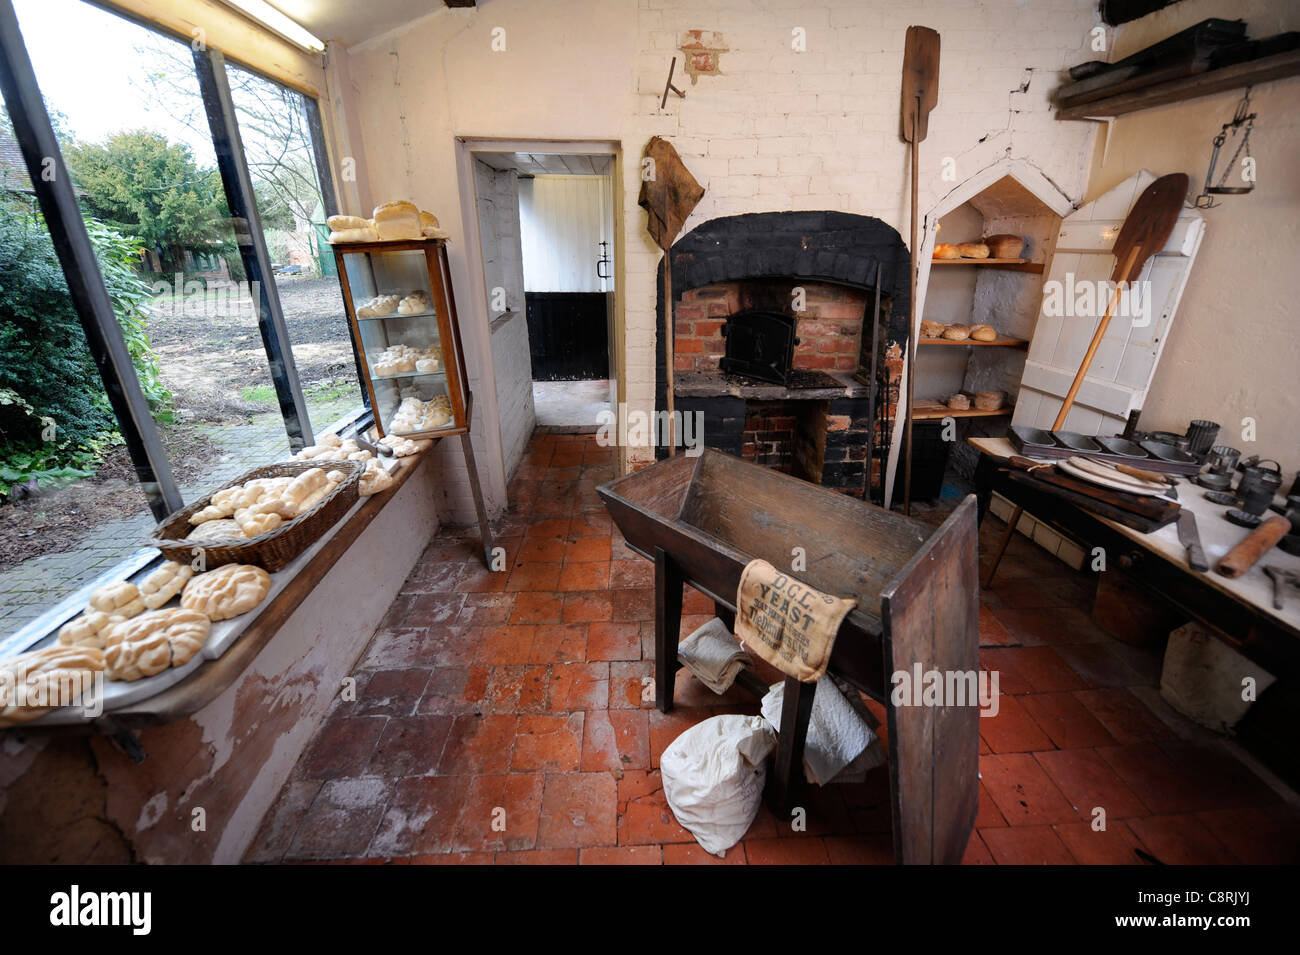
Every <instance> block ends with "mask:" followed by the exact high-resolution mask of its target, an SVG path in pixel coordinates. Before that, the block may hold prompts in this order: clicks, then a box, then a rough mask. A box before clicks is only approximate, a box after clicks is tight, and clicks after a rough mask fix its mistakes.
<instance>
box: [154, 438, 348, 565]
mask: <svg viewBox="0 0 1300 955" xmlns="http://www.w3.org/2000/svg"><path fill="white" fill-rule="evenodd" d="M312 468H321V469H323V470H325V471H344V472H351V473H350V474H348V476H347V477H346V478H345V479H344V480H343V481H341V482H339V484H338V486H337V487H335V488H334V490H333V491H331V492H330V493H329V494H328V495H326V497H325V498H324V500H322V501H320V502H319V503H318V504H317V505H316V506H315V507H313V508H312V509H311V510H310V511H308V512H307V513H306V514H299V515H298V516H297V517H295V518H294V519H293V520H291V521H286V522H285V523H283V524H281V525H280V526H279V527H277V528H276V529H275V530H272V531H267V532H266V533H265V534H258V535H257V536H256V537H249V538H222V539H217V540H199V541H192V540H186V539H185V535H187V534H189V533H190V532H191V531H192V530H194V525H192V524H191V523H190V515H191V514H194V513H196V512H198V511H201V510H203V508H205V507H207V506H208V503H209V502H210V501H211V500H212V494H215V493H217V491H224V490H225V489H226V488H228V487H235V486H236V485H239V484H243V483H244V482H245V481H251V480H253V479H255V478H276V477H289V478H292V477H297V476H298V475H299V474H302V473H303V472H304V471H310V470H311V469H312ZM365 469H366V468H365V465H364V464H362V463H361V462H360V461H287V462H285V463H283V464H268V465H266V466H265V467H260V468H254V469H253V470H252V471H249V472H248V473H247V474H244V475H242V476H241V477H237V478H235V480H233V481H230V482H229V483H227V484H223V485H222V486H221V487H219V488H218V489H217V491H213V492H212V494H208V495H205V496H204V497H203V498H202V499H200V500H198V501H195V502H194V503H193V504H191V505H190V506H189V507H186V508H184V509H182V510H179V511H177V512H176V513H175V514H172V515H170V516H169V517H168V518H167V519H166V520H165V521H163V522H162V523H161V524H159V525H158V526H157V527H155V528H154V529H153V535H152V536H151V537H150V538H149V540H148V541H146V544H147V545H148V546H150V547H157V548H158V549H159V550H160V551H162V553H163V556H164V557H166V558H167V559H168V560H175V561H179V562H180V563H182V564H188V563H189V562H190V561H191V560H192V559H193V556H194V554H193V552H194V548H196V547H201V548H203V560H204V563H205V564H206V566H207V567H209V568H212V567H220V566H221V565H222V564H256V565H257V566H258V567H263V568H265V569H266V570H268V571H277V570H280V569H281V568H283V567H284V566H285V565H286V564H288V563H289V562H290V561H291V560H293V559H294V558H295V557H297V556H298V555H299V554H301V553H302V552H303V551H304V550H306V549H307V548H308V547H310V546H311V545H312V544H313V543H315V542H316V541H317V540H319V539H320V537H321V535H322V534H324V533H325V532H326V531H327V530H329V529H330V528H331V527H333V526H334V524H335V523H337V522H338V520H339V518H341V517H342V516H343V515H344V514H346V513H347V512H348V510H349V509H350V508H351V507H352V505H353V504H355V503H356V502H357V498H358V493H357V491H358V487H359V485H360V483H361V474H362V472H364V471H365Z"/></svg>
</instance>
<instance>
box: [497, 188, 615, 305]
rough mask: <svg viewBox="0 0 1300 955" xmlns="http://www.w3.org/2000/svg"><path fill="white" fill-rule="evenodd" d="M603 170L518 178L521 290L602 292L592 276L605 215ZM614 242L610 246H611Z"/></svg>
mask: <svg viewBox="0 0 1300 955" xmlns="http://www.w3.org/2000/svg"><path fill="white" fill-rule="evenodd" d="M607 179H608V177H606V176H538V177H536V178H535V179H521V180H520V181H519V225H520V232H521V235H522V238H523V253H524V291H526V292H603V291H605V289H604V288H603V287H602V283H601V281H600V279H599V278H598V277H597V276H596V260H597V259H598V258H600V243H601V241H606V242H611V243H612V241H613V238H614V237H613V236H612V235H607V234H606V220H607V218H608V216H607V211H606V207H607V205H608V200H607V198H606V194H607V190H608V189H609V183H608V181H607ZM611 248H612V246H611Z"/></svg>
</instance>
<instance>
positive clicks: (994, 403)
mask: <svg viewBox="0 0 1300 955" xmlns="http://www.w3.org/2000/svg"><path fill="white" fill-rule="evenodd" d="M975 407H976V408H978V409H979V410H980V411H997V410H998V409H999V408H1001V407H1002V392H1000V391H977V392H975Z"/></svg>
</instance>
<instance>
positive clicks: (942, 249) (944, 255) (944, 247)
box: [934, 242, 961, 259]
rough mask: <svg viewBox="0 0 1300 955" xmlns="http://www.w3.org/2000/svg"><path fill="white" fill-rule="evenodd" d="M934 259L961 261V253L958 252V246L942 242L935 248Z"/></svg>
mask: <svg viewBox="0 0 1300 955" xmlns="http://www.w3.org/2000/svg"><path fill="white" fill-rule="evenodd" d="M934 257H935V258H936V259H960V258H961V253H960V252H958V251H957V246H955V245H952V244H951V243H948V242H940V243H939V244H938V245H936V246H935V247H934Z"/></svg>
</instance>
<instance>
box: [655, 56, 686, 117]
mask: <svg viewBox="0 0 1300 955" xmlns="http://www.w3.org/2000/svg"><path fill="white" fill-rule="evenodd" d="M676 69H677V57H673V61H672V63H671V64H669V66H668V82H667V83H665V84H664V95H663V96H661V97H660V98H659V108H660V109H663V108H664V104H665V103H667V102H668V94H669V92H673V93H676V94H677V95H678V96H680V97H681V98H682V99H686V93H685V91H684V90H679V89H678V88H677V87H675V86H673V72H674V71H675V70H676Z"/></svg>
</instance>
